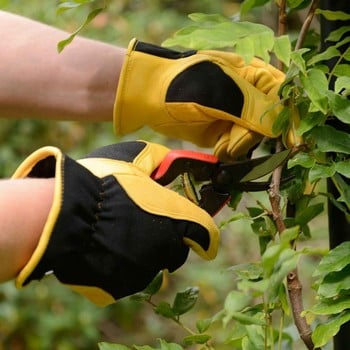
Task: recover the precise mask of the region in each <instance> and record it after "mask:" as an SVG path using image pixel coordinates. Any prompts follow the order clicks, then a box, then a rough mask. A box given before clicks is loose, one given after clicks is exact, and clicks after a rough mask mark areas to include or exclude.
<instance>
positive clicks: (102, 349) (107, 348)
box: [97, 342, 130, 350]
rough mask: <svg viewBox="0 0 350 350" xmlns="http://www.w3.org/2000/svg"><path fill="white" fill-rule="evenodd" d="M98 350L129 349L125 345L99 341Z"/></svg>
mask: <svg viewBox="0 0 350 350" xmlns="http://www.w3.org/2000/svg"><path fill="white" fill-rule="evenodd" d="M97 345H98V348H99V350H130V348H129V347H128V346H126V345H122V344H112V343H106V342H101V343H98V344H97Z"/></svg>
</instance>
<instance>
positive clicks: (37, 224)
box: [0, 179, 54, 282]
mask: <svg viewBox="0 0 350 350" xmlns="http://www.w3.org/2000/svg"><path fill="white" fill-rule="evenodd" d="M53 188H54V179H18V180H0V208H1V211H0V282H4V281H7V280H10V279H13V278H15V277H16V275H17V274H18V272H19V271H20V270H21V269H22V268H23V266H24V265H25V264H26V263H27V261H28V260H29V258H30V257H31V255H32V253H33V251H34V249H35V247H36V245H37V243H38V241H39V237H40V235H41V232H42V230H43V227H44V225H45V222H46V219H47V216H48V213H49V211H50V208H51V203H52V199H53Z"/></svg>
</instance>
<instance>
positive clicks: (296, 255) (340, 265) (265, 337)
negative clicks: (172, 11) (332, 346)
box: [101, 0, 350, 349]
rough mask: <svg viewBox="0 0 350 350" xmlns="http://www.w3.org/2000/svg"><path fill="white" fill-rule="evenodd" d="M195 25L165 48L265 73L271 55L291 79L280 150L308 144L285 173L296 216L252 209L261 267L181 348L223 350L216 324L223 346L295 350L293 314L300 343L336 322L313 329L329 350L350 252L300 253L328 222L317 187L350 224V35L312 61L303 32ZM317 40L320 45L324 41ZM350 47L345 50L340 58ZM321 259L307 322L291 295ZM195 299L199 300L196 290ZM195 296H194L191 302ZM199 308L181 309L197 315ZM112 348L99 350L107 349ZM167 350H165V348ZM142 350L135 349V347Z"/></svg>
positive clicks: (164, 306) (316, 341)
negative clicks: (216, 54)
mask: <svg viewBox="0 0 350 350" xmlns="http://www.w3.org/2000/svg"><path fill="white" fill-rule="evenodd" d="M267 2H268V1H258V2H256V1H255V2H254V1H249V0H247V1H245V2H243V5H242V9H243V12H246V11H247V10H248V9H249V8H254V7H256V6H261V5H263V4H265V3H267ZM301 3H303V4H301ZM307 3H309V2H307V1H303V2H300V1H289V2H288V5H289V8H290V10H293V9H294V10H297V9H298V8H299V7H300V6H301V5H303V6H305V5H307ZM317 13H319V14H320V15H323V16H325V17H326V18H327V19H330V20H347V19H349V15H348V14H345V13H343V12H339V11H338V12H331V11H323V10H319V9H318V10H317ZM189 18H190V19H191V20H192V21H193V23H192V24H190V25H189V26H187V27H185V28H183V29H181V30H179V31H177V32H176V33H175V35H174V36H173V37H172V38H169V39H167V40H165V42H164V45H165V46H176V47H183V48H193V49H225V50H234V51H235V52H237V53H238V54H240V55H242V56H243V57H244V58H245V60H246V62H247V63H249V62H250V61H251V59H252V58H253V57H254V56H258V57H260V58H262V59H263V60H264V61H265V62H267V63H268V62H270V59H271V57H272V55H274V56H275V57H276V58H277V59H278V60H279V61H280V62H282V63H283V65H284V67H285V72H286V79H285V82H284V83H283V84H282V86H281V88H280V97H281V103H282V104H283V110H282V112H281V113H280V115H279V117H278V118H277V120H276V122H275V124H274V131H275V133H276V134H281V135H282V138H281V140H282V142H283V144H284V145H285V146H286V147H288V144H287V135H288V133H290V132H292V133H293V134H294V140H298V139H300V138H302V140H303V141H302V143H301V144H296V145H295V146H294V147H295V148H296V152H295V153H296V154H295V155H294V156H293V157H291V159H290V160H289V162H288V167H287V172H288V173H289V174H292V175H293V176H294V179H295V180H294V181H291V182H290V184H288V185H286V186H284V188H283V190H282V195H283V197H282V198H283V201H284V204H283V205H284V207H285V208H288V207H290V206H292V207H293V208H294V214H293V215H289V216H287V212H286V211H285V210H283V208H282V209H281V208H280V207H278V208H277V210H281V212H279V211H277V212H276V207H273V203H272V202H273V201H274V199H273V198H271V197H270V202H271V205H272V209H268V208H267V207H266V206H265V205H262V204H261V203H260V202H259V201H257V202H256V204H257V206H255V207H249V208H247V210H248V215H247V216H246V217H245V218H248V219H249V220H250V221H251V228H252V230H253V231H254V232H255V234H256V235H257V236H258V239H259V244H260V252H261V259H260V261H258V262H255V263H245V264H243V265H237V266H234V267H232V269H231V271H232V272H233V273H234V275H235V276H236V282H237V285H236V288H235V289H233V290H231V291H230V292H229V293H228V295H227V296H226V299H225V302H224V304H223V308H222V309H221V310H220V311H218V312H217V313H216V314H215V315H214V316H213V317H211V318H209V319H205V320H201V321H198V322H197V329H196V331H191V330H188V331H189V333H190V335H189V336H187V337H185V338H184V339H183V344H184V345H185V346H186V345H192V344H201V345H204V346H205V347H206V348H208V349H211V348H213V347H216V345H215V334H210V333H208V331H209V330H210V327H211V325H212V324H213V323H216V322H221V324H222V326H223V327H224V328H225V329H226V328H228V327H230V329H231V333H230V334H229V335H228V336H227V337H226V339H225V343H226V344H229V345H231V346H233V347H234V348H237V349H274V348H275V346H277V348H278V349H282V347H283V348H284V349H291V348H292V342H293V338H292V336H291V335H290V334H288V333H287V332H286V329H285V326H284V324H285V317H286V316H289V315H290V314H291V313H293V315H294V321H295V323H296V326H297V327H298V329H299V332H300V335H301V337H302V338H303V332H304V331H305V330H306V331H307V330H308V327H309V326H308V325H307V323H306V322H305V318H304V317H305V315H311V314H314V315H329V319H328V321H327V322H326V323H319V324H318V325H317V323H316V328H315V329H314V331H313V333H312V339H305V338H303V341H304V342H305V345H306V346H307V347H308V348H310V349H311V348H313V346H315V347H321V346H324V345H325V344H327V343H328V342H329V341H330V340H331V339H332V337H333V336H334V335H335V334H336V333H337V332H338V331H339V329H340V326H341V325H342V324H344V323H346V322H348V321H349V320H350V313H349V302H348V300H347V299H348V297H349V286H350V284H349V268H350V264H349V258H348V251H349V245H348V244H343V245H341V246H339V247H337V248H336V249H334V250H332V251H330V252H329V253H328V254H325V252H324V251H323V250H320V249H318V248H313V247H304V248H302V249H298V243H299V242H300V241H301V240H305V239H307V238H310V236H311V233H312V232H311V231H310V228H309V225H310V222H311V221H312V220H313V219H315V218H317V217H318V216H319V215H321V214H322V213H323V212H324V203H323V202H322V196H324V193H321V192H320V191H319V189H320V186H319V183H320V181H322V180H324V179H331V181H333V183H334V184H335V186H336V188H337V189H338V191H339V198H330V199H331V200H332V201H333V202H334V203H335V204H336V205H337V207H338V208H340V209H341V210H342V211H343V212H344V214H345V215H346V216H349V209H350V197H349V193H350V192H349V184H348V181H346V179H347V178H349V161H348V154H349V152H350V136H349V134H348V132H347V131H346V128H347V125H348V124H349V123H350V102H349V99H348V97H349V92H350V80H349V70H348V69H349V68H348V65H345V64H343V63H342V62H343V61H348V60H349V59H350V48H349V45H348V43H349V41H350V37H349V36H348V35H347V34H348V32H349V31H350V28H349V27H346V26H343V27H341V28H340V29H339V30H336V31H334V32H332V33H331V34H330V35H329V37H328V38H327V39H326V40H327V43H328V44H329V45H328V47H327V49H326V50H325V51H323V52H322V53H315V52H312V51H313V50H314V48H315V47H317V46H318V44H319V42H311V45H310V47H306V46H304V47H303V46H301V45H300V42H302V41H304V40H305V37H306V36H307V32H306V31H305V28H303V31H301V33H300V35H301V37H300V38H299V41H298V43H297V45H296V44H295V43H294V42H293V41H292V40H291V38H290V37H289V36H288V35H287V34H283V35H280V36H278V37H275V34H274V32H273V31H272V30H271V29H270V28H268V27H266V26H264V25H262V24H255V23H251V22H244V21H233V20H232V18H226V17H224V16H222V15H218V14H209V15H208V14H203V13H193V14H191V15H190V16H189ZM306 29H307V28H306ZM302 36H304V37H302ZM316 39H317V40H318V41H319V38H317V37H316ZM344 47H345V50H342V49H341V48H344ZM330 59H333V60H335V62H336V63H335V64H334V66H333V67H331V68H329V67H328V66H327V65H326V64H325V61H327V60H330ZM332 86H333V87H334V88H332ZM295 114H298V115H299V116H300V122H299V123H298V124H293V123H291V120H292V121H293V118H292V116H293V115H295ZM335 121H336V122H335ZM339 123H341V125H344V129H345V130H344V129H343V128H339V127H337V125H339ZM278 195H279V194H278ZM270 196H271V193H270ZM278 205H279V202H278ZM280 214H281V215H283V220H282V224H283V227H285V229H281V226H280V225H279V224H281V222H280V223H278V222H277V219H276V217H278V215H280ZM229 221H230V220H229ZM323 255H325V256H324V257H323V259H322V260H321V263H320V265H319V266H318V268H317V269H316V272H315V274H314V277H318V279H317V280H316V282H315V288H316V291H317V298H318V302H317V303H316V304H315V305H314V306H313V307H311V308H310V309H309V310H308V311H307V312H304V314H303V316H302V317H301V316H300V314H299V312H298V311H296V310H299V309H300V308H301V307H302V300H301V299H300V298H299V297H298V296H296V292H295V291H294V290H293V288H294V287H293V283H294V282H293V281H295V278H296V277H297V271H298V270H297V268H298V263H299V260H300V257H301V256H323ZM286 281H287V284H288V291H287V285H286ZM299 287H300V286H299V285H298V286H297V288H296V289H299ZM189 290H191V291H193V288H192V289H189ZM189 290H187V293H189V294H190V295H192V293H190V292H189ZM181 295H186V293H185V294H181ZM192 296H193V295H192ZM288 298H289V299H290V300H289V303H288V301H287V300H288ZM150 300H151V297H147V301H150ZM192 301H193V300H192V299H191V300H190V301H189V300H185V301H183V302H184V304H185V305H187V303H189V304H190V305H192ZM153 306H154V309H155V312H156V313H159V314H161V315H162V316H164V317H166V318H170V319H173V320H174V321H175V322H177V323H180V318H179V317H180V314H179V313H177V312H176V309H174V305H173V306H171V305H170V304H169V303H167V302H160V303H159V304H158V305H153ZM276 315H277V316H276ZM276 318H277V319H278V321H277V322H276ZM318 322H321V321H318ZM180 324H181V325H182V323H180ZM305 327H306V328H305ZM306 333H307V332H306ZM105 346H107V345H106V344H103V346H102V345H101V349H102V348H103V349H105ZM113 346H114V345H113ZM113 346H112V347H111V349H113V348H114V347H113ZM167 346H168V345H164V343H162V344H161V348H163V347H167ZM171 346H175V345H171ZM117 348H118V346H117ZM135 348H136V349H138V347H137V346H135ZM106 349H108V347H106Z"/></svg>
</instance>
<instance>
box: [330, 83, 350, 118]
mask: <svg viewBox="0 0 350 350" xmlns="http://www.w3.org/2000/svg"><path fill="white" fill-rule="evenodd" d="M349 89H350V86H349ZM327 96H328V101H329V106H330V109H331V114H332V115H334V116H335V117H337V118H338V119H339V120H340V121H342V122H343V123H346V124H350V99H348V98H346V97H345V96H341V95H338V94H335V93H334V92H332V91H328V94H327Z"/></svg>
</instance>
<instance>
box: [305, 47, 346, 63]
mask: <svg viewBox="0 0 350 350" xmlns="http://www.w3.org/2000/svg"><path fill="white" fill-rule="evenodd" d="M339 56H340V51H339V50H338V49H337V48H336V47H335V46H330V47H328V48H327V49H326V50H325V51H323V52H321V53H319V54H317V55H314V56H312V57H311V59H310V60H309V61H308V64H309V65H314V64H316V63H319V62H321V61H328V60H330V59H332V58H334V57H339Z"/></svg>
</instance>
